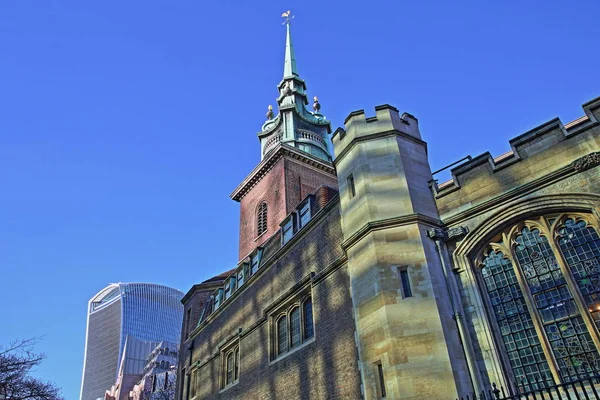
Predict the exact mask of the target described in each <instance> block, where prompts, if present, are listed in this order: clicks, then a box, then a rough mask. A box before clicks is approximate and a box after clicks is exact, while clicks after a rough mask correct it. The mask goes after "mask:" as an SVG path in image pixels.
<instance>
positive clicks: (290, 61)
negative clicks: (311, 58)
mask: <svg viewBox="0 0 600 400" xmlns="http://www.w3.org/2000/svg"><path fill="white" fill-rule="evenodd" d="M281 16H282V17H283V18H285V21H283V25H285V26H286V31H287V32H286V37H285V63H284V66H283V78H284V79H285V78H291V77H293V76H298V69H297V67H296V56H295V55H294V46H293V45H292V34H291V33H290V20H291V19H292V18H294V16H293V15H292V12H291V11H290V10H287V11H286V12H284V13H283V14H281Z"/></svg>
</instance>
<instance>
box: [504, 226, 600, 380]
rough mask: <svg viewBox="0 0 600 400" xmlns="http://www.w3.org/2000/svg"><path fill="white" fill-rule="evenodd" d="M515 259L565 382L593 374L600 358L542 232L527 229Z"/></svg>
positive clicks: (518, 238) (519, 239) (520, 240)
mask: <svg viewBox="0 0 600 400" xmlns="http://www.w3.org/2000/svg"><path fill="white" fill-rule="evenodd" d="M515 240H516V242H517V245H516V247H515V256H516V257H517V261H518V263H519V266H520V267H521V269H522V270H523V273H524V276H525V279H526V280H527V284H528V285H529V290H530V291H531V294H532V295H533V299H534V303H535V307H536V308H537V310H538V312H539V314H540V317H541V319H542V323H543V325H544V330H545V332H546V335H547V338H548V340H549V342H550V346H551V348H552V351H553V353H554V357H555V358H556V361H557V363H558V368H559V372H560V374H561V376H562V378H563V379H564V380H572V379H577V378H578V376H579V375H584V374H586V373H587V372H591V371H592V370H593V369H592V368H593V366H594V365H595V364H596V363H598V362H600V356H599V355H598V351H597V350H596V348H595V346H594V343H593V341H592V338H591V337H590V335H589V333H588V331H587V328H586V326H585V322H584V321H583V318H582V317H581V314H580V312H579V309H578V308H577V305H576V304H575V300H574V299H573V295H572V294H571V291H570V290H569V288H568V287H567V284H566V281H565V278H564V276H563V273H562V271H561V270H560V267H559V266H558V262H557V261H556V257H555V256H554V253H553V252H552V248H551V247H550V244H549V243H548V239H547V238H546V237H545V236H541V235H540V232H539V230H537V229H533V230H529V229H528V228H524V229H523V230H522V232H521V235H519V236H517V237H516V239H515Z"/></svg>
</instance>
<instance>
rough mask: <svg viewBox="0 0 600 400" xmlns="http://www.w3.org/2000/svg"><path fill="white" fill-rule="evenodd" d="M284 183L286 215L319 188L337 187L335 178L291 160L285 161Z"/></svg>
mask: <svg viewBox="0 0 600 400" xmlns="http://www.w3.org/2000/svg"><path fill="white" fill-rule="evenodd" d="M285 183H286V191H285V192H286V203H287V211H288V213H290V212H291V211H292V210H293V209H294V208H296V206H297V205H298V204H299V203H300V202H301V201H302V200H304V198H305V197H306V196H308V195H309V194H314V193H315V191H316V190H317V189H318V188H319V186H322V185H326V186H331V187H333V188H337V187H338V182H337V177H335V176H333V175H329V174H326V173H324V172H322V171H320V170H318V169H313V168H311V167H310V166H308V165H306V164H303V163H301V162H299V161H297V160H293V159H286V160H285Z"/></svg>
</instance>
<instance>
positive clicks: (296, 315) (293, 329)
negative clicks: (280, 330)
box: [290, 307, 302, 348]
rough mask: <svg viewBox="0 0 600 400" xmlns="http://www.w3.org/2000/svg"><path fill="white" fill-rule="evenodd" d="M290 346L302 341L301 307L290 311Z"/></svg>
mask: <svg viewBox="0 0 600 400" xmlns="http://www.w3.org/2000/svg"><path fill="white" fill-rule="evenodd" d="M290 333H291V335H290V337H291V342H290V348H292V347H296V346H298V345H299V344H300V343H302V330H301V326H300V307H294V308H293V309H292V311H291V312H290Z"/></svg>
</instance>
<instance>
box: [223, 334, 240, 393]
mask: <svg viewBox="0 0 600 400" xmlns="http://www.w3.org/2000/svg"><path fill="white" fill-rule="evenodd" d="M221 357H223V358H222V359H224V361H223V363H222V364H221V368H222V371H223V372H222V383H221V388H222V389H224V388H226V387H228V386H231V385H233V384H234V383H237V381H238V380H239V375H240V372H239V371H240V365H239V363H240V346H239V344H238V345H236V346H235V347H231V346H229V347H228V348H227V349H224V350H223V352H222V353H221Z"/></svg>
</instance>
